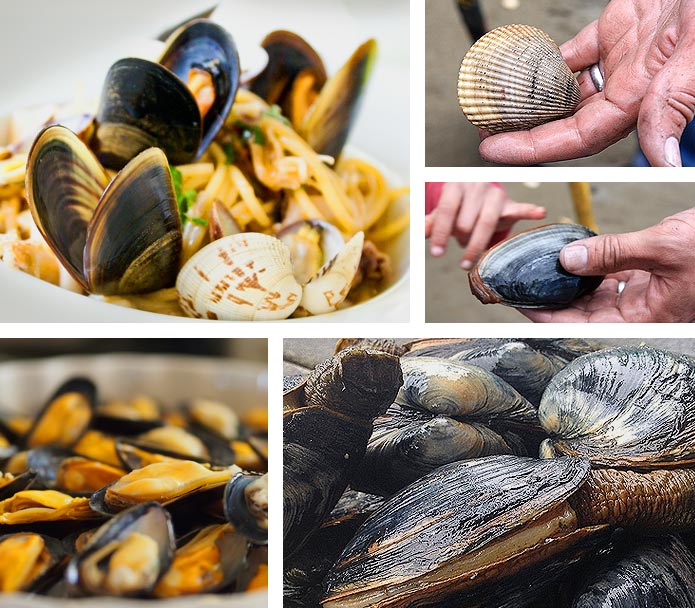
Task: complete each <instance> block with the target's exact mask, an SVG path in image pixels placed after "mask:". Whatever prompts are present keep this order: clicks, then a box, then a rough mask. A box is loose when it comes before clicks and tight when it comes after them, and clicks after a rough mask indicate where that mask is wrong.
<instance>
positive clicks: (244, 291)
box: [176, 233, 302, 321]
mask: <svg viewBox="0 0 695 608" xmlns="http://www.w3.org/2000/svg"><path fill="white" fill-rule="evenodd" d="M176 289H177V291H178V294H179V302H180V304H181V307H182V308H183V310H184V312H185V313H186V314H187V315H189V316H191V317H197V318H204V319H222V320H227V321H259V320H266V321H268V320H273V319H286V318H287V317H289V316H290V315H291V314H292V313H293V312H294V310H295V309H296V308H297V306H298V305H299V301H300V298H301V295H302V287H301V285H299V283H298V282H297V280H296V279H295V278H294V275H293V274H292V263H291V261H290V254H289V250H288V248H287V246H286V245H285V244H284V243H282V242H281V241H280V240H278V239H276V238H274V237H271V236H268V235H265V234H259V233H245V234H234V235H231V236H226V237H224V238H222V239H219V240H217V241H214V242H212V243H210V244H209V245H207V246H206V247H203V249H201V250H200V251H198V252H197V253H196V254H195V255H194V256H193V257H192V258H191V259H190V260H188V262H186V264H185V265H184V267H183V268H182V269H181V272H179V276H178V279H177V281H176Z"/></svg>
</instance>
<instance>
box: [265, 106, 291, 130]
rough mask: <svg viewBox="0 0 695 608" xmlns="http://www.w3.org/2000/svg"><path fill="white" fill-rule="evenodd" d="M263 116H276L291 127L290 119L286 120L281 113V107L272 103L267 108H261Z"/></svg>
mask: <svg viewBox="0 0 695 608" xmlns="http://www.w3.org/2000/svg"><path fill="white" fill-rule="evenodd" d="M263 116H270V117H271V118H276V119H277V120H279V121H280V122H282V123H285V124H286V125H287V126H288V127H291V126H292V125H291V124H290V121H289V120H287V118H286V117H285V116H283V115H282V108H280V106H279V105H277V104H276V103H274V104H273V105H272V106H270V108H269V109H268V110H263Z"/></svg>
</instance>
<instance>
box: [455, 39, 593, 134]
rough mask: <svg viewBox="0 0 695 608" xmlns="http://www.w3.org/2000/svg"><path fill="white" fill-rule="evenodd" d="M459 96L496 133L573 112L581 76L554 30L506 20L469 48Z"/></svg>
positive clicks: (482, 125)
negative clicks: (564, 54) (565, 55)
mask: <svg viewBox="0 0 695 608" xmlns="http://www.w3.org/2000/svg"><path fill="white" fill-rule="evenodd" d="M458 99H459V105H460V106H461V109H462V110H463V112H464V114H465V115H466V117H467V118H468V120H470V121H471V122H472V123H473V124H474V125H476V126H477V127H479V128H481V129H485V130H486V131H490V132H492V133H500V132H503V131H518V130H521V129H530V128H532V127H535V126H538V125H541V124H543V123H545V122H548V121H551V120H556V119H558V118H564V117H565V116H569V115H570V114H572V113H573V112H574V110H575V108H576V107H577V105H578V104H579V100H580V91H579V85H578V84H577V80H576V79H575V77H574V75H573V74H572V72H571V70H570V69H569V67H568V66H567V64H566V63H565V61H564V59H563V58H562V54H561V53H560V49H559V48H558V46H557V44H556V43H555V42H554V41H553V39H552V38H550V36H548V34H546V33H545V32H543V31H542V30H539V29H538V28H536V27H532V26H529V25H505V26H502V27H498V28H496V29H494V30H492V31H491V32H488V33H487V34H485V35H484V36H483V37H482V38H480V39H479V40H478V41H477V42H476V43H475V44H474V45H473V46H472V47H471V48H470V50H469V51H468V53H466V56H465V57H464V58H463V61H462V62H461V68H460V70H459V76H458Z"/></svg>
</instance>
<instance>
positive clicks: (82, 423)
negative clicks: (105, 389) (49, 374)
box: [24, 378, 97, 448]
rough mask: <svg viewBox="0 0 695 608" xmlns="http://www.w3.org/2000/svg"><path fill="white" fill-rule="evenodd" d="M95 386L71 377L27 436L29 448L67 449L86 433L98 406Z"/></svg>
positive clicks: (54, 394)
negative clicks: (46, 446)
mask: <svg viewBox="0 0 695 608" xmlns="http://www.w3.org/2000/svg"><path fill="white" fill-rule="evenodd" d="M96 390H97V389H96V386H95V385H94V383H93V382H92V381H91V380H89V379H87V378H71V379H70V380H67V381H66V382H64V383H63V384H62V385H61V386H60V387H58V389H57V390H56V392H55V393H53V395H52V396H51V397H50V398H49V399H48V401H47V402H46V404H45V405H44V406H43V408H42V410H41V412H40V413H39V415H38V416H37V418H36V421H35V422H34V424H33V425H32V427H31V429H30V430H29V432H28V433H27V435H26V436H25V437H24V444H25V445H26V447H28V448H37V447H40V446H44V445H50V446H56V447H63V448H68V447H70V446H72V445H73V444H74V443H75V442H76V441H77V440H78V439H79V438H80V437H81V436H82V434H83V433H84V432H85V431H86V430H87V427H88V426H89V423H90V421H91V419H92V415H93V412H94V406H95V404H96Z"/></svg>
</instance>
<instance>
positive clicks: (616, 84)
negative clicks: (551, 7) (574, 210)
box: [480, 0, 695, 166]
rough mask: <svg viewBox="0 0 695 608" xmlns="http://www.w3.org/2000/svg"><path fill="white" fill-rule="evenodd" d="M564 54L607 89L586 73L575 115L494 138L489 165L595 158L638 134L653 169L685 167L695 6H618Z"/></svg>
mask: <svg viewBox="0 0 695 608" xmlns="http://www.w3.org/2000/svg"><path fill="white" fill-rule="evenodd" d="M560 50H561V51H562V54H563V56H564V57H565V60H566V61H567V64H568V65H569V67H570V69H572V70H573V71H579V70H584V69H586V68H588V67H589V66H591V65H593V64H596V63H598V64H599V66H600V67H601V71H602V73H603V75H604V80H605V86H604V90H603V91H602V92H598V91H597V90H596V88H595V87H594V85H593V84H592V82H591V79H590V78H589V77H588V74H587V73H586V72H583V73H582V74H581V75H580V76H579V79H578V80H579V84H580V89H581V92H582V101H581V102H580V105H579V109H578V110H577V112H575V114H574V115H573V116H570V117H569V118H565V119H562V120H557V121H553V122H550V123H547V124H544V125H541V126H539V127H535V128H534V129H531V130H529V131H518V132H513V133H503V134H499V135H494V136H491V137H488V138H486V139H485V140H484V141H483V142H482V143H481V145H480V155H481V157H482V158H483V159H485V160H489V161H494V162H499V163H511V164H523V165H526V164H537V163H545V162H552V161H558V160H567V159H571V158H579V157H582V156H589V155H591V154H596V153H597V152H600V151H601V150H603V149H605V148H607V147H608V146H610V145H611V144H613V143H615V142H617V141H619V140H620V139H622V138H624V137H626V136H627V135H628V134H629V133H630V132H631V131H632V130H633V129H634V128H635V127H637V128H638V132H639V141H640V146H641V148H642V150H643V151H644V153H645V156H646V157H647V159H648V160H649V162H650V163H651V164H652V165H654V166H680V153H679V151H678V148H677V143H678V140H679V139H680V136H681V134H682V132H683V129H684V128H685V126H686V125H687V124H688V123H689V122H690V121H691V120H692V119H693V116H694V115H695V61H693V57H694V56H695V0H612V1H611V2H610V3H609V4H608V6H607V7H606V9H605V10H604V11H603V13H602V14H601V17H600V18H599V19H598V20H597V21H594V22H593V23H591V24H589V25H588V26H586V27H585V28H584V29H583V30H582V31H581V32H579V34H577V36H575V37H574V38H573V39H572V40H569V41H568V42H566V43H565V44H563V45H562V46H561V47H560ZM483 135H485V134H483Z"/></svg>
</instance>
